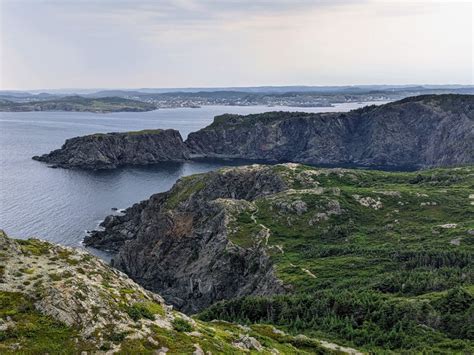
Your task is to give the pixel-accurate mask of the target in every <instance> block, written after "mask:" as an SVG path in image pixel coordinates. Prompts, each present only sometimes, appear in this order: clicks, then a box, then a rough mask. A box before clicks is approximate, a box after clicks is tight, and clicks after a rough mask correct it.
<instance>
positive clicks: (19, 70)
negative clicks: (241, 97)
mask: <svg viewBox="0 0 474 355" xmlns="http://www.w3.org/2000/svg"><path fill="white" fill-rule="evenodd" d="M0 6H1V7H0V29H1V35H0V38H1V44H0V74H1V75H0V77H1V79H0V89H3V90H23V91H28V90H30V91H32V90H41V89H42V90H55V89H62V90H70V89H76V90H80V89H88V88H97V89H139V88H140V89H143V88H170V89H171V88H196V87H197V88H205V87H211V88H216V87H254V86H347V85H353V86H357V85H383V84H388V85H435V84H441V85H449V84H458V85H472V84H473V83H474V76H473V34H472V33H473V31H472V29H473V28H472V26H473V21H472V20H473V4H472V2H471V1H469V0H467V1H466V0H461V1H447V0H444V1H435V0H421V1H408V0H401V1H396V2H395V1H385V0H337V1H326V0H315V1H310V0H293V1H290V0H275V1H267V0H263V1H250V0H242V1H232V2H219V1H215V0H201V1H197V0H160V1H150V0H137V1H131V0H120V1H111V0H103V1H99V0H15V1H13V0H0ZM391 83H396V84H391ZM413 83H415V84H413ZM416 83H429V84H416Z"/></svg>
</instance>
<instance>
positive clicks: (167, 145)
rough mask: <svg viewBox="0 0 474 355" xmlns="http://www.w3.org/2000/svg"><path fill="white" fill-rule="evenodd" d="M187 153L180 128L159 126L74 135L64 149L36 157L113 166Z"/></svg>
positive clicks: (69, 164) (183, 156) (75, 164)
mask: <svg viewBox="0 0 474 355" xmlns="http://www.w3.org/2000/svg"><path fill="white" fill-rule="evenodd" d="M188 157H189V155H188V150H187V147H186V146H185V144H184V143H183V140H182V138H181V135H180V134H179V132H178V131H176V130H173V129H167V130H160V129H158V130H144V131H137V132H126V133H107V134H102V133H97V134H92V135H88V136H83V137H76V138H71V139H68V140H66V142H65V143H64V145H63V146H62V148H61V149H57V150H54V151H52V152H51V153H49V154H45V155H42V156H35V157H33V159H35V160H38V161H42V162H46V163H49V164H53V165H54V166H56V167H62V168H81V169H113V168H116V167H119V166H123V165H148V164H155V163H158V162H161V161H182V160H185V159H187V158H188Z"/></svg>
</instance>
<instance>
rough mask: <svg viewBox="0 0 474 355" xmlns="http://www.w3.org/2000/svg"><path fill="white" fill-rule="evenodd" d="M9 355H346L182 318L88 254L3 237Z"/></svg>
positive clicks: (4, 329) (1, 321)
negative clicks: (316, 354)
mask: <svg viewBox="0 0 474 355" xmlns="http://www.w3.org/2000/svg"><path fill="white" fill-rule="evenodd" d="M0 250H1V253H0V353H2V354H63V353H67V354H112V353H118V354H162V355H164V354H195V355H204V354H220V353H225V354H241V353H248V352H252V353H262V354H279V353H283V354H288V353H295V354H314V353H318V354H331V353H337V354H341V353H343V352H345V353H351V354H355V353H357V352H356V351H355V350H353V349H347V348H342V349H341V350H342V351H341V350H340V351H337V352H336V351H332V350H331V349H332V348H335V344H330V343H327V342H324V341H318V340H315V339H310V338H306V337H303V338H301V336H300V337H298V336H291V335H288V334H285V333H283V332H282V331H280V330H277V329H275V328H273V327H272V326H264V325H259V326H258V325H256V326H252V327H247V326H245V327H244V326H241V325H236V324H231V323H228V322H216V321H214V322H212V323H207V322H202V321H199V320H195V319H192V318H190V317H188V316H186V315H184V314H182V313H179V312H176V311H174V310H173V309H172V307H171V306H168V305H166V304H165V303H164V301H163V299H162V298H161V297H160V296H159V295H156V294H153V293H152V292H149V291H146V290H145V289H143V288H142V287H141V286H139V285H137V284H136V283H135V282H133V281H132V280H131V279H130V278H128V277H127V276H126V275H125V274H123V273H121V272H120V271H118V270H116V269H114V268H111V267H109V266H108V265H106V264H105V263H104V262H103V261H101V260H99V259H97V258H95V257H93V256H91V255H90V254H88V253H87V252H85V251H82V250H78V249H72V248H66V247H61V246H57V245H52V244H49V243H47V242H45V241H41V240H36V239H29V240H14V239H10V238H8V237H7V236H6V235H5V234H4V233H3V232H2V231H0Z"/></svg>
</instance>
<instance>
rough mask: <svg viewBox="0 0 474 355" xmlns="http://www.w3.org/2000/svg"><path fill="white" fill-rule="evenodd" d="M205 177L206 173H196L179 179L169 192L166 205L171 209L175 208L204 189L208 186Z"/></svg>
mask: <svg viewBox="0 0 474 355" xmlns="http://www.w3.org/2000/svg"><path fill="white" fill-rule="evenodd" d="M205 177H206V175H205V174H196V175H191V176H185V177H182V178H181V179H179V180H178V182H177V185H176V186H174V187H173V188H172V189H171V190H170V192H169V196H168V199H167V200H166V206H167V207H168V208H170V209H171V208H175V207H176V206H177V205H178V204H179V203H180V202H181V201H185V200H187V199H188V198H189V197H190V196H191V195H192V194H194V193H197V192H198V191H200V190H202V189H203V188H204V187H205V186H206V183H205V180H204V179H205Z"/></svg>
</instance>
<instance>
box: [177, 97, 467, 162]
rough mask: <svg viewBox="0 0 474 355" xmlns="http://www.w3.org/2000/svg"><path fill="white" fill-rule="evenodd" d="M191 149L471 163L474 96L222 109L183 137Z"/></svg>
mask: <svg viewBox="0 0 474 355" xmlns="http://www.w3.org/2000/svg"><path fill="white" fill-rule="evenodd" d="M186 145H187V146H188V147H189V150H190V152H191V156H194V157H213V158H240V159H256V160H264V161H269V162H299V163H305V164H313V165H318V164H319V165H321V164H328V165H339V166H340V165H357V166H387V167H388V166H392V167H417V168H421V167H434V166H454V165H461V164H468V163H473V162H474V95H427V96H415V97H409V98H406V99H403V100H400V101H396V102H392V103H389V104H385V105H381V106H368V107H364V108H361V109H357V110H353V111H350V112H347V113H300V112H293V113H289V112H269V113H263V114H255V115H247V116H240V115H222V116H218V117H216V118H215V119H214V122H213V123H212V124H211V125H210V126H208V127H206V128H203V129H201V130H200V131H198V132H194V133H191V134H190V135H189V137H188V139H187V141H186Z"/></svg>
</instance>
